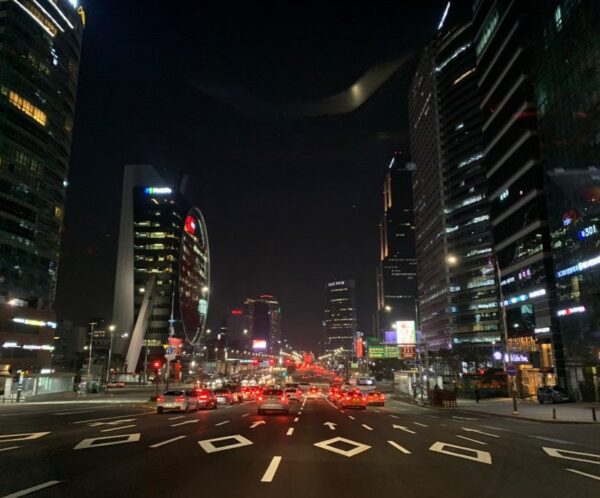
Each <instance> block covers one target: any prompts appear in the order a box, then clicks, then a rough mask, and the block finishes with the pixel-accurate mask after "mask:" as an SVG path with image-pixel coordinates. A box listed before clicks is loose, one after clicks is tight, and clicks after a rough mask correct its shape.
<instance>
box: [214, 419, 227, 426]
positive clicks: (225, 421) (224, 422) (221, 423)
mask: <svg viewBox="0 0 600 498" xmlns="http://www.w3.org/2000/svg"><path fill="white" fill-rule="evenodd" d="M229 422H230V420H223V422H219V423H218V424H215V426H217V427H218V426H219V425H225V424H228V423H229Z"/></svg>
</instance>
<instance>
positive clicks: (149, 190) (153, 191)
mask: <svg viewBox="0 0 600 498" xmlns="http://www.w3.org/2000/svg"><path fill="white" fill-rule="evenodd" d="M172 192H173V190H171V189H170V188H169V187H146V188H145V189H144V193H145V194H147V195H168V194H171V193H172Z"/></svg>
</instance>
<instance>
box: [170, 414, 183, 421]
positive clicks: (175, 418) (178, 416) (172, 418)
mask: <svg viewBox="0 0 600 498" xmlns="http://www.w3.org/2000/svg"><path fill="white" fill-rule="evenodd" d="M180 418H185V415H177V416H176V417H169V420H178V419H180Z"/></svg>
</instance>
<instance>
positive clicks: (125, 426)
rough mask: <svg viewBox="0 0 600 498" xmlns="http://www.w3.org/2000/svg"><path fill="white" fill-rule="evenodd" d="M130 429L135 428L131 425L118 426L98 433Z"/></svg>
mask: <svg viewBox="0 0 600 498" xmlns="http://www.w3.org/2000/svg"><path fill="white" fill-rule="evenodd" d="M131 427H135V424H132V425H120V426H119V427H111V428H110V429H102V430H101V431H100V432H111V431H120V430H121V429H129V428H131Z"/></svg>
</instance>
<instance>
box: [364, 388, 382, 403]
mask: <svg viewBox="0 0 600 498" xmlns="http://www.w3.org/2000/svg"><path fill="white" fill-rule="evenodd" d="M367 405H371V406H385V395H384V394H382V393H380V392H379V391H371V392H368V393H367Z"/></svg>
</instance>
